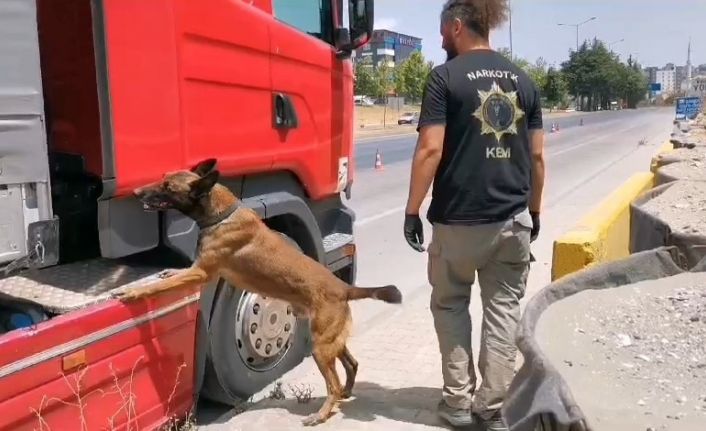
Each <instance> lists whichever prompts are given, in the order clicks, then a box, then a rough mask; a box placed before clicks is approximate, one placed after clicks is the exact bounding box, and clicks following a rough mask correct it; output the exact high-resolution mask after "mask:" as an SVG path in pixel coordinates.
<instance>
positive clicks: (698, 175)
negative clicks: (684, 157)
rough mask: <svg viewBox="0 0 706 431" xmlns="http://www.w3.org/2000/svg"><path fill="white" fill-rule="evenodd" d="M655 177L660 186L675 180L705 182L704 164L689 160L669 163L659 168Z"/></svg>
mask: <svg viewBox="0 0 706 431" xmlns="http://www.w3.org/2000/svg"><path fill="white" fill-rule="evenodd" d="M657 175H658V177H659V178H658V183H660V184H664V183H667V182H669V181H675V180H690V181H706V162H704V161H694V160H689V161H683V162H677V163H670V164H668V165H665V166H662V167H661V168H659V169H658V170H657Z"/></svg>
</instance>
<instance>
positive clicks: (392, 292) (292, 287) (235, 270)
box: [118, 159, 402, 425]
mask: <svg viewBox="0 0 706 431" xmlns="http://www.w3.org/2000/svg"><path fill="white" fill-rule="evenodd" d="M215 165H216V161H215V160H213V159H210V160H205V161H203V162H201V163H199V164H198V165H197V166H196V167H195V168H193V169H192V170H191V171H178V172H173V173H169V174H167V175H165V176H164V178H163V179H162V181H159V182H156V183H154V184H150V185H147V186H145V187H142V188H140V189H137V190H135V194H136V195H137V197H138V198H139V199H140V200H141V201H142V203H143V205H144V207H145V209H146V210H166V209H176V210H178V211H180V212H181V213H183V214H184V215H186V216H188V217H190V218H191V219H193V220H195V221H196V222H197V223H198V225H199V226H200V228H201V233H200V238H199V240H200V241H199V250H198V255H197V258H196V260H195V262H194V264H193V265H192V266H191V267H190V268H188V269H185V270H182V271H178V272H175V273H173V274H171V275H170V276H168V278H165V279H164V280H160V281H158V282H155V283H152V284H148V285H145V286H138V287H135V288H133V289H131V290H127V291H125V292H123V293H121V294H119V296H118V297H119V298H120V299H121V300H123V301H128V300H134V299H137V298H141V297H145V296H149V295H153V294H155V293H157V292H161V291H165V290H169V289H173V288H175V287H179V286H184V285H185V284H189V283H205V282H207V281H209V280H211V279H214V278H216V277H221V278H223V279H225V280H226V281H227V282H228V283H229V284H230V285H231V286H238V287H239V288H241V289H243V290H246V291H250V292H254V293H258V294H260V295H263V296H268V297H272V298H277V299H281V300H284V301H287V302H289V303H290V304H291V305H292V307H293V308H294V310H295V313H296V314H298V315H306V316H308V317H309V319H310V325H311V333H312V341H313V356H314V359H315V360H316V364H317V365H318V367H319V370H320V371H321V374H323V376H324V380H325V381H326V388H327V392H328V397H327V398H326V401H325V402H324V404H323V406H322V407H321V409H320V410H319V411H318V412H317V413H315V414H312V415H311V416H309V417H307V418H306V419H304V420H303V423H304V424H305V425H316V424H319V423H322V422H324V421H326V420H327V419H328V417H329V415H330V414H331V411H332V409H333V408H334V407H335V405H336V404H337V403H338V401H339V400H340V399H341V398H348V397H350V395H351V390H352V389H353V384H354V382H355V376H356V373H357V370H358V363H357V361H356V360H355V359H354V358H353V356H352V355H351V353H350V352H349V351H348V348H347V347H346V340H347V338H348V336H349V333H350V327H351V311H350V307H349V306H348V301H350V300H356V299H364V298H373V299H379V300H381V301H385V302H388V303H393V304H399V303H401V302H402V295H401V293H400V291H399V290H398V289H397V288H396V287H395V286H385V287H377V288H360V287H353V286H349V285H348V284H347V283H345V282H343V281H341V280H340V279H339V278H337V277H336V276H334V275H333V274H332V273H331V271H329V270H328V268H326V267H325V266H323V265H322V264H320V263H319V262H317V261H315V260H314V259H311V258H310V257H308V256H306V255H305V254H303V253H301V252H300V251H298V250H297V249H296V248H294V247H292V246H291V245H290V244H288V243H287V242H286V240H285V239H284V238H283V237H282V236H281V235H280V234H278V233H277V232H275V231H273V230H270V229H269V228H268V227H267V226H266V225H265V224H264V223H263V222H262V220H261V219H260V217H259V216H258V215H257V213H255V212H254V211H253V210H251V209H249V208H246V207H244V206H241V205H240V201H239V200H238V198H236V197H235V196H234V195H233V193H231V192H230V190H228V189H227V188H226V187H224V186H222V185H220V184H217V181H218V178H219V172H218V171H217V170H215ZM336 358H338V359H339V360H340V361H341V363H342V364H343V367H344V369H345V371H346V385H345V387H344V388H341V383H340V381H339V378H338V374H337V373H336V364H335V360H336Z"/></svg>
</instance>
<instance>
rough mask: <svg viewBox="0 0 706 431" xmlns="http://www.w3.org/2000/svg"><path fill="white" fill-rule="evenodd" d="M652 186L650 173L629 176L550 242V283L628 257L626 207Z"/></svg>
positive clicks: (652, 176)
mask: <svg viewBox="0 0 706 431" xmlns="http://www.w3.org/2000/svg"><path fill="white" fill-rule="evenodd" d="M653 184H654V174H653V173H652V172H640V173H637V174H635V175H633V176H632V177H630V178H629V179H628V180H627V181H626V182H625V183H624V184H623V185H621V186H620V187H619V188H618V189H616V190H614V191H613V192H612V193H611V194H610V195H608V197H607V198H605V199H604V200H603V201H602V202H601V203H600V204H599V205H598V206H597V207H595V208H594V209H593V210H591V212H589V213H588V214H586V215H585V216H584V217H583V218H582V219H581V221H579V222H578V224H577V225H576V226H575V227H574V228H573V229H572V230H571V231H569V232H567V233H566V234H564V235H563V236H562V237H561V238H559V239H557V240H556V241H554V252H553V257H552V281H554V280H556V279H558V278H560V277H563V276H565V275H567V274H571V273H572V272H575V271H579V270H581V269H583V268H586V267H587V266H590V265H592V264H595V263H602V262H608V261H612V260H615V259H620V258H623V257H626V256H628V255H629V254H630V250H629V241H630V203H631V202H632V201H633V200H634V199H635V198H636V197H638V196H639V195H640V194H642V193H643V192H645V191H647V190H649V189H651V188H652V187H653Z"/></svg>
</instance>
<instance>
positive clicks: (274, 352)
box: [202, 234, 311, 405]
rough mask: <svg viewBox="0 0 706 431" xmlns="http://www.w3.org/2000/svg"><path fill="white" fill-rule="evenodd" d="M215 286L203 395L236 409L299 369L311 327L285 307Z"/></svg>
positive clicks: (226, 286)
mask: <svg viewBox="0 0 706 431" xmlns="http://www.w3.org/2000/svg"><path fill="white" fill-rule="evenodd" d="M283 236H285V238H286V239H287V240H288V241H289V242H290V243H291V244H292V245H293V246H295V247H297V248H298V249H300V248H299V246H298V245H297V244H296V243H295V242H294V241H293V240H292V239H290V238H289V237H287V236H286V235H284V234H283ZM219 284H220V286H219V289H218V293H217V294H216V298H215V301H214V305H213V313H212V315H211V323H210V327H209V349H208V360H207V370H206V376H205V377H206V378H205V381H204V388H203V391H202V394H203V395H204V397H206V398H209V399H211V400H213V401H217V402H220V403H224V404H230V405H236V404H238V403H239V402H241V401H243V400H247V399H248V398H249V397H251V396H252V395H254V394H255V393H257V392H258V391H260V390H262V389H263V388H264V387H266V386H267V385H268V384H270V383H272V382H274V381H275V380H276V379H277V378H278V377H280V376H282V375H283V374H284V373H286V372H287V371H289V370H291V369H292V368H294V367H295V366H297V365H298V364H299V363H301V361H302V360H303V359H304V358H305V357H306V356H307V355H308V354H309V353H310V351H311V344H310V331H309V321H308V319H302V318H296V317H294V314H293V312H292V308H291V307H290V306H289V304H287V303H286V302H284V301H280V300H276V299H273V298H266V297H261V296H260V295H256V294H252V293H249V292H245V291H242V290H240V289H237V287H234V286H230V285H229V284H228V283H227V282H225V281H224V280H220V281H219ZM215 385H218V386H220V387H219V388H216V387H214V386H215Z"/></svg>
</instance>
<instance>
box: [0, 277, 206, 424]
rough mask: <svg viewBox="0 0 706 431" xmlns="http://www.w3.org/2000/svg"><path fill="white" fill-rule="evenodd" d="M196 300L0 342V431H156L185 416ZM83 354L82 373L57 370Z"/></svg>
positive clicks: (107, 309) (105, 311)
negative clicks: (75, 355) (125, 430)
mask: <svg viewBox="0 0 706 431" xmlns="http://www.w3.org/2000/svg"><path fill="white" fill-rule="evenodd" d="M197 299H198V294H196V293H195V290H194V289H183V290H180V291H178V292H170V293H168V294H165V295H161V296H158V297H155V298H152V299H149V300H147V301H140V302H136V303H134V304H130V305H127V306H126V305H124V304H121V303H119V302H118V301H109V302H106V303H104V304H102V305H98V306H94V307H90V308H89V309H86V310H84V311H79V312H74V313H70V314H67V315H64V316H59V317H56V318H54V319H52V320H51V321H48V322H44V323H42V324H40V325H38V326H37V327H36V328H35V329H33V330H17V331H14V332H13V333H10V334H7V335H6V336H4V337H3V339H2V344H1V345H0V350H2V352H3V355H2V357H0V382H1V383H0V429H2V430H6V429H7V430H13V431H19V430H28V431H29V430H49V429H76V430H80V429H89V430H93V429H114V430H123V429H141V430H148V429H156V428H157V427H159V426H160V425H161V424H163V423H164V422H165V421H166V420H167V419H168V417H169V416H181V417H183V416H184V415H185V414H186V413H187V412H188V411H189V410H190V408H191V407H192V404H193V393H194V386H193V385H194V355H195V353H194V349H195V345H196V342H195V334H196V320H197V315H198V301H197ZM81 351H82V352H84V353H85V358H86V364H87V365H86V366H85V367H83V368H75V369H69V370H68V371H65V370H63V369H62V368H63V365H62V364H63V361H64V359H63V358H67V357H70V356H71V355H72V353H73V354H75V353H76V352H81ZM128 424H129V425H128Z"/></svg>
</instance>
